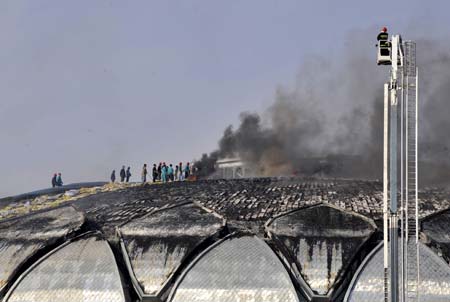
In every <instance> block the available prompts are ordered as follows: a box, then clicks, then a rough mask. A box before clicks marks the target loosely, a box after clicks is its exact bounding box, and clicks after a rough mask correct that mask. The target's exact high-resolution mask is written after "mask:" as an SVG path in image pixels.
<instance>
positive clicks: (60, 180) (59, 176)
mask: <svg viewBox="0 0 450 302" xmlns="http://www.w3.org/2000/svg"><path fill="white" fill-rule="evenodd" d="M56 185H57V186H58V187H62V185H63V181H62V177H61V173H58V176H57V177H56Z"/></svg>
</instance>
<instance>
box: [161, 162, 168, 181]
mask: <svg viewBox="0 0 450 302" xmlns="http://www.w3.org/2000/svg"><path fill="white" fill-rule="evenodd" d="M161 181H162V182H167V166H166V163H163V165H162V167H161Z"/></svg>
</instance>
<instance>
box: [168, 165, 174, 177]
mask: <svg viewBox="0 0 450 302" xmlns="http://www.w3.org/2000/svg"><path fill="white" fill-rule="evenodd" d="M167 174H168V175H169V181H173V167H172V164H170V165H169V168H168V169H167Z"/></svg>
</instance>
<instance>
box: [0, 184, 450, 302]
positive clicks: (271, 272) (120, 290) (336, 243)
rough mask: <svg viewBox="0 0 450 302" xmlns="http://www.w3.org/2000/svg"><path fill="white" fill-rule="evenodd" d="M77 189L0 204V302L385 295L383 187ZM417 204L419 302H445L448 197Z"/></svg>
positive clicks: (449, 273)
mask: <svg viewBox="0 0 450 302" xmlns="http://www.w3.org/2000/svg"><path fill="white" fill-rule="evenodd" d="M71 189H72V191H70V192H66V193H65V194H64V192H62V191H52V190H48V191H43V192H44V193H45V194H46V195H43V194H44V193H43V192H36V193H32V194H24V195H22V196H19V197H16V198H8V199H2V200H0V217H4V218H0V301H2V302H7V301H8V302H10V301H65V302H66V301H67V302H69V301H95V302H99V301H183V302H189V301H224V302H225V301H233V302H234V301H241V302H244V301H262V302H265V301H361V302H366V301H378V300H379V297H380V295H382V294H383V292H382V283H381V284H378V283H379V282H382V281H383V280H382V274H381V275H379V276H378V274H379V273H378V269H379V268H381V269H382V265H381V266H380V265H379V261H380V259H381V260H382V254H381V256H380V252H381V253H382V248H380V240H381V228H380V227H381V223H382V221H381V217H382V193H381V190H382V186H381V183H379V182H376V181H358V180H334V179H333V180H318V179H296V178H292V179H290V178H283V179H272V178H261V179H239V180H237V179H236V180H211V181H197V182H175V183H170V184H166V185H150V184H147V185H130V186H118V187H111V188H109V187H107V186H105V187H102V188H93V189H92V190H93V191H92V192H93V193H92V192H91V193H89V194H85V193H82V192H81V191H77V189H75V190H74V188H73V187H72V188H71ZM66 190H68V189H66ZM62 194H64V195H62ZM77 194H78V195H77ZM83 194H84V195H83ZM420 200H421V204H420V208H421V209H420V210H421V213H422V223H421V224H422V233H421V238H422V242H423V244H422V245H421V253H422V254H421V257H422V258H423V259H425V260H424V261H423V262H424V265H425V266H424V268H423V270H422V274H423V275H422V277H421V280H422V285H421V286H422V293H423V296H422V297H421V298H422V300H421V301H433V302H436V301H437V302H440V301H447V302H448V301H450V266H449V265H448V263H449V260H450V237H449V234H450V223H449V222H450V214H449V213H450V199H449V194H448V193H446V192H444V191H440V190H427V191H423V192H421V193H420ZM36 204H39V207H36V209H34V208H33V206H34V205H36ZM22 208H23V209H25V210H26V212H27V213H26V214H24V213H23V212H21V211H22ZM18 213H19V214H18ZM421 267H422V266H421ZM381 272H382V270H381Z"/></svg>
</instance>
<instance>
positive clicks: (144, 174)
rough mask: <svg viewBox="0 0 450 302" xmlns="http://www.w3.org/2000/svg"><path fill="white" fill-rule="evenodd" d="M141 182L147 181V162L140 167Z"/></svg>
mask: <svg viewBox="0 0 450 302" xmlns="http://www.w3.org/2000/svg"><path fill="white" fill-rule="evenodd" d="M141 177H142V183H145V182H147V164H144V167H142V175H141Z"/></svg>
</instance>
